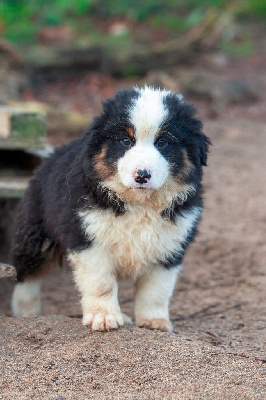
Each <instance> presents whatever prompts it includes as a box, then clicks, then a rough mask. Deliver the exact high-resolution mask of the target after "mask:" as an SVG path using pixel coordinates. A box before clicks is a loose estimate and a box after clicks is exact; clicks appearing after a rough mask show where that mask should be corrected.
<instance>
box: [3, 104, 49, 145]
mask: <svg viewBox="0 0 266 400" xmlns="http://www.w3.org/2000/svg"><path fill="white" fill-rule="evenodd" d="M45 142H46V114H45V113H43V112H37V111H29V110H26V109H23V108H13V107H7V106H0V149H27V148H29V147H33V148H40V147H41V148H42V147H44V145H45Z"/></svg>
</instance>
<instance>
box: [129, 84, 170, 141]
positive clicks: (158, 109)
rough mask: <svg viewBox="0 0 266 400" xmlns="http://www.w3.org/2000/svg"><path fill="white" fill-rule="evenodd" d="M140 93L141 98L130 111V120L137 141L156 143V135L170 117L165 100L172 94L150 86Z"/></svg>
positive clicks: (140, 90) (139, 90) (133, 104)
mask: <svg viewBox="0 0 266 400" xmlns="http://www.w3.org/2000/svg"><path fill="white" fill-rule="evenodd" d="M138 92H139V94H140V96H139V97H138V98H137V99H136V100H135V101H134V102H133V103H132V105H131V107H130V109H129V120H130V122H131V123H132V124H133V126H134V127H135V136H136V140H137V141H142V142H146V143H154V138H155V135H156V134H157V133H158V131H159V130H160V126H161V125H162V123H163V122H164V120H165V119H166V118H167V115H168V111H167V109H166V107H165V106H164V103H163V100H164V98H165V96H166V95H167V94H170V92H169V91H167V90H158V89H154V88H151V87H148V86H145V87H144V88H141V89H138Z"/></svg>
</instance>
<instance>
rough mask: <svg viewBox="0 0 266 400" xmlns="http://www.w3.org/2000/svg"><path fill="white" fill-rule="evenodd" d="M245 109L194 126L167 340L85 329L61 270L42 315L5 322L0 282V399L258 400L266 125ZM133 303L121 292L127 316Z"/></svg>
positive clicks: (263, 379)
mask: <svg viewBox="0 0 266 400" xmlns="http://www.w3.org/2000/svg"><path fill="white" fill-rule="evenodd" d="M240 67H241V66H240V65H239V68H240ZM243 68H244V67H243ZM253 71H254V69H253ZM253 73H254V72H253ZM260 79H261V80H262V77H261V76H260ZM265 82H266V80H265ZM263 101H264V100H263ZM262 104H263V102H261V103H260V104H258V105H257V108H256V110H257V111H256V112H258V114H259V115H262V114H263V113H262V112H261V111H260V110H261V108H260V107H262ZM202 110H204V107H203V108H202ZM241 110H242V111H241ZM246 110H248V111H247V114H246V115H245V112H244V108H242V109H236V108H235V110H233V109H231V110H230V112H229V111H228V112H227V110H224V112H223V113H221V114H220V115H219V116H218V117H217V118H216V119H215V120H209V119H206V118H204V125H205V132H206V134H207V135H208V136H209V137H210V138H211V140H212V143H213V147H212V149H211V154H210V160H209V165H208V167H207V168H206V170H205V178H204V186H205V211H204V215H203V220H202V223H201V226H200V233H199V235H198V237H197V239H196V241H195V243H194V244H193V245H191V247H190V249H189V251H188V253H187V255H186V257H185V261H184V269H183V272H182V274H181V276H180V280H179V282H178V284H177V286H176V290H175V293H174V296H173V299H172V302H171V308H170V310H171V318H172V321H173V324H174V333H172V334H170V333H161V332H155V331H153V332H152V331H147V330H145V329H139V328H134V327H124V328H122V329H120V330H119V331H114V332H108V333H92V332H91V331H90V330H89V329H87V328H84V327H83V326H82V325H81V320H80V313H81V310H80V306H79V300H78V293H77V291H76V289H75V287H74V285H73V282H72V279H71V271H70V268H69V267H65V268H63V269H62V270H60V269H58V270H56V271H54V272H53V274H52V275H50V277H48V279H47V280H46V281H45V283H44V286H43V316H41V317H37V318H30V319H14V318H11V317H10V306H9V304H10V296H11V292H12V287H13V282H12V281H11V280H2V281H0V302H1V303H0V304H1V306H0V313H1V314H0V315H1V317H0V318H1V322H0V333H1V337H2V340H1V351H0V365H1V375H0V399H8V400H9V399H13V398H17V399H19V400H23V399H25V400H28V399H57V400H59V399H60V400H63V399H64V400H66V399H67V400H68V399H79V400H82V399H239V400H242V399H250V400H251V399H252V400H253V399H264V398H265V397H266V290H265V288H266V268H265V263H266V242H265V237H266V207H265V198H266V184H265V182H266V179H265V178H266V172H265V171H266V157H265V154H266V126H265V123H264V122H263V121H262V119H263V118H258V120H259V121H261V122H257V121H256V112H255V111H254V110H255V106H253V108H252V109H251V108H246ZM252 110H253V114H252ZM200 111H201V110H200ZM264 112H265V110H264ZM254 113H255V114H254ZM202 114H204V112H203V111H202ZM252 119H253V120H252ZM133 294H134V291H133V287H132V284H131V282H129V281H123V282H121V284H120V301H121V305H122V309H123V311H124V312H126V313H128V314H129V315H131V316H132V315H133Z"/></svg>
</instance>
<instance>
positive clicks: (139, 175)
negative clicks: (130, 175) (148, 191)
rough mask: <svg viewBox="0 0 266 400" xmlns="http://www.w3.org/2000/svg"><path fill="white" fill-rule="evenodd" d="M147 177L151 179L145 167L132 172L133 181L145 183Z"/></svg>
mask: <svg viewBox="0 0 266 400" xmlns="http://www.w3.org/2000/svg"><path fill="white" fill-rule="evenodd" d="M149 179H151V174H150V173H149V172H148V171H147V170H146V169H144V170H142V169H138V170H137V171H136V172H135V173H134V180H135V182H137V183H140V184H141V185H142V184H143V183H147V182H148V180H149Z"/></svg>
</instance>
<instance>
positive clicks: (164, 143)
mask: <svg viewBox="0 0 266 400" xmlns="http://www.w3.org/2000/svg"><path fill="white" fill-rule="evenodd" d="M167 145H168V142H167V140H165V139H158V140H157V142H156V143H155V146H156V147H159V148H161V149H162V148H163V147H165V146H167Z"/></svg>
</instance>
